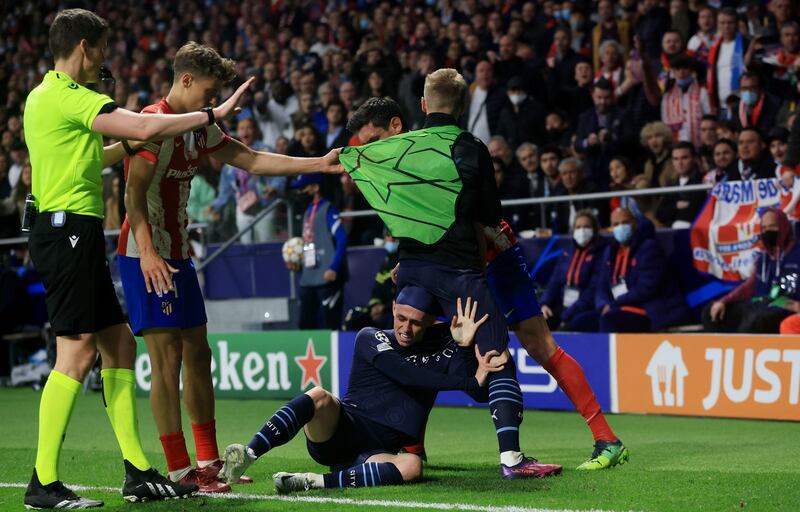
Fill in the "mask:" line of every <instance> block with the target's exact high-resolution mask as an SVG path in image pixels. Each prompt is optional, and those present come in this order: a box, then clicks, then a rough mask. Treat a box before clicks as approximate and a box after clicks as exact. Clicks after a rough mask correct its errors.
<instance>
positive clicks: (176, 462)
mask: <svg viewBox="0 0 800 512" xmlns="http://www.w3.org/2000/svg"><path fill="white" fill-rule="evenodd" d="M159 439H161V446H162V447H164V456H165V457H166V458H167V471H169V478H170V480H172V481H173V482H177V481H178V480H180V479H181V478H183V477H184V476H186V474H187V473H188V472H189V471H191V469H192V461H191V459H189V452H188V451H187V450H186V440H185V439H184V437H183V432H181V431H178V432H172V433H170V434H165V435H163V436H161V437H160V438H159Z"/></svg>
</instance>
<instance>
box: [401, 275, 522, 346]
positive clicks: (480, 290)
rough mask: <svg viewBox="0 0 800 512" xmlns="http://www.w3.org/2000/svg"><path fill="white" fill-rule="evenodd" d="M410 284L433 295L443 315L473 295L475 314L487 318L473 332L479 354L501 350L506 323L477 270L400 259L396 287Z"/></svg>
mask: <svg viewBox="0 0 800 512" xmlns="http://www.w3.org/2000/svg"><path fill="white" fill-rule="evenodd" d="M408 285H412V286H419V287H420V288H424V289H425V290H427V291H428V293H430V294H431V295H433V296H434V297H435V298H436V300H437V302H438V303H439V307H440V308H441V310H442V312H443V313H444V316H445V318H452V317H453V316H454V315H455V314H456V300H457V299H458V298H459V297H460V298H461V300H464V299H466V298H467V297H472V299H473V300H477V301H478V315H477V318H481V317H482V316H483V315H484V313H487V314H488V315H489V320H488V321H487V322H486V324H484V326H483V327H481V328H480V329H478V332H477V333H475V344H476V345H478V349H480V351H481V353H482V354H485V353H486V352H489V351H490V350H497V351H498V352H502V351H503V350H505V349H506V347H508V326H507V325H506V322H505V321H504V320H503V315H502V313H501V312H500V309H499V308H498V307H497V305H496V304H495V300H494V297H492V294H491V292H490V291H489V285H488V284H487V282H486V278H485V277H484V275H483V274H482V273H481V272H480V271H479V270H472V269H457V268H453V267H448V266H446V265H442V264H439V263H431V262H426V261H421V260H413V259H408V260H402V261H401V262H400V269H399V270H398V272H397V289H398V290H402V289H403V288H404V287H406V286H408Z"/></svg>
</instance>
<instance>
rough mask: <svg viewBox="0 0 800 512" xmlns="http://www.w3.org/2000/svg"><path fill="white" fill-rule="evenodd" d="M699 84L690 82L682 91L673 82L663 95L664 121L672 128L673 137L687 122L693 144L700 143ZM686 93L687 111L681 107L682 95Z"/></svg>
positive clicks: (701, 111) (675, 137) (700, 109)
mask: <svg viewBox="0 0 800 512" xmlns="http://www.w3.org/2000/svg"><path fill="white" fill-rule="evenodd" d="M700 90H701V89H700V86H699V85H697V82H692V85H690V86H689V88H688V89H687V90H686V92H683V91H682V90H681V88H680V87H678V84H674V85H673V86H672V88H670V90H669V91H667V93H666V94H665V96H664V101H665V105H666V107H665V109H664V119H663V121H664V123H665V124H666V125H667V126H669V127H670V129H671V130H672V137H673V139H676V140H677V138H678V134H679V133H680V131H681V128H682V127H683V125H684V123H689V133H690V140H689V142H691V143H692V144H694V145H695V146H699V145H700V121H701V120H702V119H703V108H702V106H701V104H700ZM684 94H685V95H687V96H688V99H689V110H688V112H686V111H684V109H683V101H682V99H683V95H684Z"/></svg>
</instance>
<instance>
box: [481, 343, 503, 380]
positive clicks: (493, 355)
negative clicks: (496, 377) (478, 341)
mask: <svg viewBox="0 0 800 512" xmlns="http://www.w3.org/2000/svg"><path fill="white" fill-rule="evenodd" d="M475 357H476V358H477V359H478V370H477V371H476V372H475V380H477V381H478V385H480V387H483V386H485V385H486V380H487V379H488V378H489V374H490V373H494V372H499V371H500V370H502V369H503V368H505V364H506V363H507V362H508V353H507V352H505V351H504V352H503V353H502V354H500V353H499V352H498V351H496V350H490V351H489V352H487V353H485V354H483V355H481V352H480V350H478V346H477V345H475Z"/></svg>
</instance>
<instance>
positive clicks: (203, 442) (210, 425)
mask: <svg viewBox="0 0 800 512" xmlns="http://www.w3.org/2000/svg"><path fill="white" fill-rule="evenodd" d="M192 435H194V447H195V451H196V453H197V465H198V466H200V467H201V468H204V467H206V466H210V465H211V464H213V463H215V462H216V461H218V460H219V448H218V447H217V422H216V420H211V421H207V422H206V423H192Z"/></svg>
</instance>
